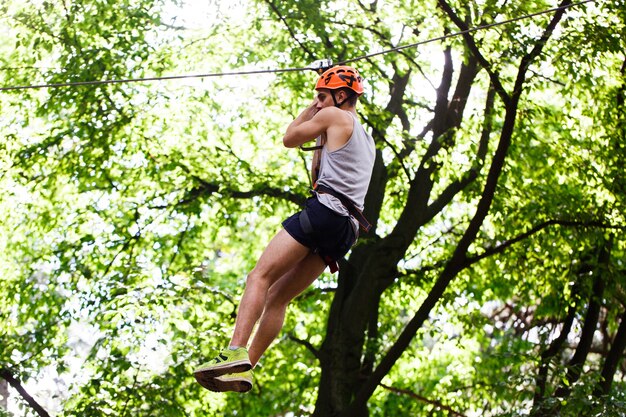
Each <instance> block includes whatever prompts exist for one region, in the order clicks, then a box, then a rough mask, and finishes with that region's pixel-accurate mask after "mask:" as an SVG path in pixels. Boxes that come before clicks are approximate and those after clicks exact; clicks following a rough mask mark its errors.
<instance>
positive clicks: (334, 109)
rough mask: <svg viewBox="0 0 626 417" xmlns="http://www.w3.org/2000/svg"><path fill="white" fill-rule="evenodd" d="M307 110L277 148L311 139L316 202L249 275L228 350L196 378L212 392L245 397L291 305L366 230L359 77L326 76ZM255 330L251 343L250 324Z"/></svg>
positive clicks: (367, 141)
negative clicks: (360, 227)
mask: <svg viewBox="0 0 626 417" xmlns="http://www.w3.org/2000/svg"><path fill="white" fill-rule="evenodd" d="M315 90H316V91H317V93H316V96H315V99H314V100H313V103H311V105H309V106H308V107H307V108H306V109H305V110H304V111H303V112H302V113H301V114H300V115H299V116H298V117H297V118H296V119H295V120H294V121H293V122H292V123H291V124H290V125H289V127H288V128H287V131H286V133H285V136H284V138H283V144H284V145H285V146H286V147H288V148H294V147H297V146H301V145H303V144H304V143H306V142H309V141H311V140H315V139H316V138H317V140H318V145H319V146H317V147H315V148H314V149H317V150H316V153H315V155H314V158H313V166H312V177H313V182H314V184H315V186H314V196H313V197H311V198H310V199H308V200H307V202H306V205H305V208H304V210H302V211H301V212H300V213H297V214H294V215H293V216H291V217H289V218H288V219H287V220H285V221H284V222H283V227H284V228H283V229H282V230H280V231H279V232H278V233H277V234H276V236H274V238H273V239H272V240H271V241H270V243H269V244H268V246H267V248H266V249H265V251H264V252H263V254H262V255H261V257H260V258H259V260H258V262H257V264H256V266H255V267H254V269H253V270H252V271H251V272H250V274H249V275H248V278H247V281H246V288H245V291H244V294H243V297H242V299H241V302H240V305H239V312H238V314H237V320H236V322H235V330H234V333H233V336H232V339H231V342H230V345H229V347H228V348H227V349H224V350H223V351H222V352H221V353H220V354H219V355H218V356H217V357H216V358H215V359H213V360H212V361H210V362H208V363H206V364H203V365H201V366H200V367H199V368H198V369H196V370H195V371H194V375H195V377H196V379H197V381H198V382H199V383H200V384H201V385H202V386H203V387H205V388H207V389H209V390H211V391H218V392H221V391H237V392H246V391H249V390H250V389H251V388H252V368H254V366H255V365H256V363H257V362H258V361H259V358H260V357H261V355H262V354H263V352H265V350H266V349H267V348H268V347H269V345H270V344H271V343H272V341H273V340H274V339H275V338H276V336H278V334H279V332H280V330H281V328H282V326H283V321H284V318H285V311H286V309H287V305H288V304H289V302H290V301H291V300H292V299H294V298H295V297H296V296H297V295H298V294H300V293H301V292H302V291H304V290H305V289H306V288H307V287H308V286H309V285H311V284H312V283H313V282H314V281H315V280H316V279H317V277H318V276H320V275H321V273H322V272H323V271H324V269H325V268H326V266H329V267H330V268H331V271H332V272H335V271H336V270H337V264H336V262H337V260H338V259H341V258H342V257H343V256H344V255H345V254H346V253H347V252H348V250H349V249H350V247H351V246H352V245H353V244H354V242H355V241H356V238H357V235H358V225H359V223H360V224H361V226H362V227H363V228H364V229H365V230H368V228H369V224H368V223H367V220H366V219H365V218H364V217H363V216H362V214H361V211H362V210H363V203H364V200H365V194H366V193H367V187H368V185H369V181H370V178H371V174H372V168H373V165H374V158H375V148H374V141H373V140H372V137H371V136H370V135H369V134H367V133H366V132H365V130H364V129H363V127H362V126H361V124H360V123H359V121H358V120H357V114H356V104H357V99H358V97H359V96H360V95H361V94H362V93H363V83H362V79H361V76H360V75H359V73H358V72H357V71H356V70H355V69H354V68H351V67H347V66H337V67H333V68H330V69H328V70H326V71H325V72H324V73H323V74H322V75H321V76H320V78H319V79H318V81H317V84H316V86H315ZM257 322H258V328H257V330H256V333H255V335H254V338H253V339H252V343H250V346H249V350H247V349H246V346H248V340H249V338H250V336H251V334H252V330H253V328H254V326H255V324H256V323H257Z"/></svg>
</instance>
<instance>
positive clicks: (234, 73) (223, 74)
mask: <svg viewBox="0 0 626 417" xmlns="http://www.w3.org/2000/svg"><path fill="white" fill-rule="evenodd" d="M596 1H597V0H583V1H580V2H578V3H572V4H567V5H563V6H559V7H553V8H551V9H547V10H543V11H540V12H536V13H531V14H527V15H523V16H519V17H514V18H511V19H507V20H503V21H502V22H495V23H489V24H486V25H481V26H476V27H473V28H469V29H466V30H462V31H459V32H454V33H450V34H448V35H443V36H439V37H436V38H431V39H426V40H423V41H420V42H415V43H412V44H408V45H402V46H398V47H395V48H391V49H387V50H384V51H379V52H374V53H371V54H368V55H363V56H360V57H357V58H352V59H348V60H345V61H341V62H339V63H338V64H340V65H343V64H347V63H350V62H356V61H361V60H363V59H367V58H372V57H375V56H378V55H384V54H388V53H391V52H397V51H401V50H404V49H408V48H415V47H417V46H420V45H424V44H427V43H432V42H438V41H442V40H446V39H449V38H453V37H456V36H460V35H465V34H468V33H472V32H476V31H479V30H484V29H490V28H493V27H495V26H502V25H506V24H509V23H513V22H517V21H520V20H524V19H529V18H532V17H536V16H540V15H544V14H548V13H552V12H556V11H559V10H564V9H569V8H572V7H578V6H581V5H583V4H586V3H594V2H596ZM316 62H318V61H316ZM319 69H320V68H313V67H303V68H284V69H266V70H261V69H259V70H248V71H231V72H218V73H209V74H188V75H170V76H160V77H146V78H126V79H119V80H92V81H76V82H65V83H53V84H35V85H21V86H11V87H0V92H2V91H15V90H27V89H42V88H59V87H74V86H85V85H87V86H88V85H101V84H122V83H133V82H148V81H164V80H179V79H189V78H209V77H226V76H241V75H253V74H277V73H285V72H298V71H307V70H315V71H317V70H319Z"/></svg>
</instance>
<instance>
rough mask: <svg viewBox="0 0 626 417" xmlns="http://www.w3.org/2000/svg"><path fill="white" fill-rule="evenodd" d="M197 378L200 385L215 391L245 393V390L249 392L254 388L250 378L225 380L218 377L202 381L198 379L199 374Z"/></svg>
mask: <svg viewBox="0 0 626 417" xmlns="http://www.w3.org/2000/svg"><path fill="white" fill-rule="evenodd" d="M196 379H197V380H198V382H199V383H200V385H202V386H203V387H204V388H206V389H208V390H209V391H213V392H227V391H233V392H240V393H243V392H248V391H250V390H251V389H252V382H250V381H248V380H232V381H223V380H221V379H220V378H219V377H218V378H209V379H203V380H202V381H201V380H200V379H198V377H197V376H196Z"/></svg>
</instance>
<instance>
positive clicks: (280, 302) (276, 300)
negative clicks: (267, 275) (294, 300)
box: [265, 285, 291, 309]
mask: <svg viewBox="0 0 626 417" xmlns="http://www.w3.org/2000/svg"><path fill="white" fill-rule="evenodd" d="M290 301H291V299H288V298H287V297H286V294H285V293H284V291H280V289H278V288H276V286H275V285H274V286H271V287H270V289H269V291H268V292H267V298H266V300H265V308H269V309H271V308H285V307H287V304H289V302H290Z"/></svg>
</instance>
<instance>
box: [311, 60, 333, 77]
mask: <svg viewBox="0 0 626 417" xmlns="http://www.w3.org/2000/svg"><path fill="white" fill-rule="evenodd" d="M332 66H333V60H332V59H318V60H317V61H313V62H312V63H311V65H310V66H309V69H312V70H313V71H315V72H317V73H318V74H320V75H322V74H323V73H324V71H326V70H327V69H329V68H332Z"/></svg>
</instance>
